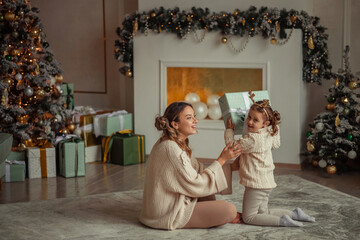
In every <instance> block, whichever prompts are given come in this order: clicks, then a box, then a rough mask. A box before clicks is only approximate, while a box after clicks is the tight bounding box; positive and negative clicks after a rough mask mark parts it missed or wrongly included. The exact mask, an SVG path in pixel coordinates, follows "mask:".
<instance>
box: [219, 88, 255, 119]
mask: <svg viewBox="0 0 360 240" xmlns="http://www.w3.org/2000/svg"><path fill="white" fill-rule="evenodd" d="M241 94H242V97H243V100H244V103H245V108H241V107H240V108H230V109H229V110H227V111H225V112H223V114H222V115H223V117H225V116H226V115H227V114H229V113H236V114H237V115H241V114H244V115H246V113H247V111H248V110H249V109H250V107H251V105H250V101H249V96H248V93H247V92H243V93H241Z"/></svg>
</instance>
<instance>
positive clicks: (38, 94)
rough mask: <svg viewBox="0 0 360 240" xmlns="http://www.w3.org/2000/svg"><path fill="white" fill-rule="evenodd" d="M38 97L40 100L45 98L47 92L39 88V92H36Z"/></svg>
mask: <svg viewBox="0 0 360 240" xmlns="http://www.w3.org/2000/svg"><path fill="white" fill-rule="evenodd" d="M36 96H37V97H38V98H42V97H44V96H45V91H44V89H41V88H39V89H38V90H36Z"/></svg>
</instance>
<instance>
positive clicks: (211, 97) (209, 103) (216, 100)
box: [207, 94, 220, 106]
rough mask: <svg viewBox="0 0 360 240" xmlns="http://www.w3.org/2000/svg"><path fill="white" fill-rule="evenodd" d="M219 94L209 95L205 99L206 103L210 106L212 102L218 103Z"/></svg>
mask: <svg viewBox="0 0 360 240" xmlns="http://www.w3.org/2000/svg"><path fill="white" fill-rule="evenodd" d="M219 98H220V97H219V95H217V94H213V95H210V96H209V97H208V99H207V105H208V106H211V105H214V104H219Z"/></svg>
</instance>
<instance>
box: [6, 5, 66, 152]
mask: <svg viewBox="0 0 360 240" xmlns="http://www.w3.org/2000/svg"><path fill="white" fill-rule="evenodd" d="M0 10H1V12H0V54H1V55H0V56H1V58H0V59H1V60H0V94H1V105H0V132H7V133H12V134H13V137H14V144H13V146H14V147H20V149H21V148H26V147H28V146H33V145H34V144H37V143H39V144H40V143H41V142H42V143H44V142H46V141H51V142H53V141H54V140H55V137H56V135H57V134H59V133H62V132H63V131H65V128H64V127H65V122H66V119H67V117H68V113H67V110H66V105H65V104H64V99H63V97H62V96H61V92H62V91H61V88H60V86H61V83H62V81H63V77H62V75H61V73H62V71H61V69H60V67H59V63H58V62H56V61H55V59H54V56H53V54H52V52H51V51H50V49H49V43H48V42H46V41H45V33H44V32H43V26H42V24H41V22H40V19H39V17H38V15H37V14H38V12H39V10H38V9H37V8H34V7H31V5H30V3H29V1H28V0H0Z"/></svg>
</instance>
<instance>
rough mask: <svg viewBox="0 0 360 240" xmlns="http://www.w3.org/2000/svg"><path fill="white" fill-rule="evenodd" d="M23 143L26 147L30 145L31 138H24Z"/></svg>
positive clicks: (31, 144) (31, 143)
mask: <svg viewBox="0 0 360 240" xmlns="http://www.w3.org/2000/svg"><path fill="white" fill-rule="evenodd" d="M24 143H25V146H26V147H32V146H33V142H32V140H31V138H29V139H27V140H25V141H24Z"/></svg>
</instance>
